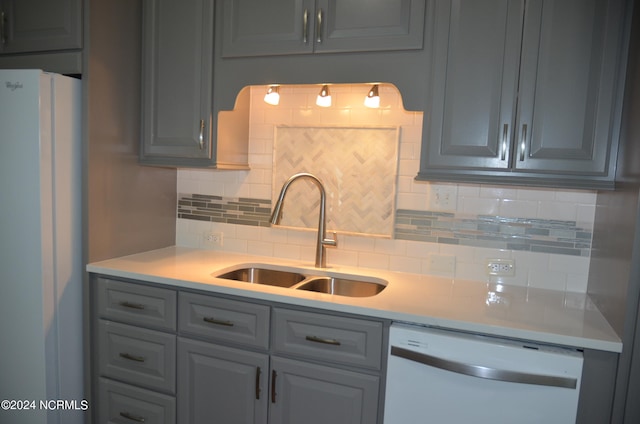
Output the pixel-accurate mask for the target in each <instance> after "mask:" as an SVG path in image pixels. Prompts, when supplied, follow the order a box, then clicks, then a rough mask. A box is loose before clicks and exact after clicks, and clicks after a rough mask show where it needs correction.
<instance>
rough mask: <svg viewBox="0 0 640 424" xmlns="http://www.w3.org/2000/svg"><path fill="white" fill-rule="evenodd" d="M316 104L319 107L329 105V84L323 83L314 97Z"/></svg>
mask: <svg viewBox="0 0 640 424" xmlns="http://www.w3.org/2000/svg"><path fill="white" fill-rule="evenodd" d="M316 104H317V105H318V106H321V107H329V106H331V94H330V93H329V86H327V85H323V86H322V88H321V89H320V93H318V97H317V98H316Z"/></svg>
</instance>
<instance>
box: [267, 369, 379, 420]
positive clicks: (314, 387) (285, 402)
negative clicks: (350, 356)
mask: <svg viewBox="0 0 640 424" xmlns="http://www.w3.org/2000/svg"><path fill="white" fill-rule="evenodd" d="M271 368H272V372H271V390H272V392H271V406H270V408H269V419H270V422H272V423H278V424H299V423H305V424H327V423H331V424H375V423H377V422H378V390H379V378H378V377H375V376H371V375H367V374H361V373H357V372H353V371H346V370H340V369H336V368H330V367H326V366H322V365H316V364H310V363H306V362H300V361H294V360H290V359H285V358H280V357H272V358H271Z"/></svg>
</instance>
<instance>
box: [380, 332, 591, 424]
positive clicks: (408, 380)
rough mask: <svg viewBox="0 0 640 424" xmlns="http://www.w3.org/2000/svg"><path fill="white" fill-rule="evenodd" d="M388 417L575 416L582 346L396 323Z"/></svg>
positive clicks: (544, 419)
mask: <svg viewBox="0 0 640 424" xmlns="http://www.w3.org/2000/svg"><path fill="white" fill-rule="evenodd" d="M389 345H390V346H389V360H388V368H387V386H386V401H385V413H384V424H408V423H411V424H421V423H425V424H426V423H437V424H449V423H452V424H457V423H460V424H466V423H474V424H482V423H492V424H497V423H504V424H515V423H517V424H526V423H531V424H540V423H544V424H553V423H558V424H569V423H575V421H576V413H577V408H578V396H579V393H580V379H581V375H582V362H583V359H582V353H580V352H578V351H576V350H571V349H563V348H556V347H549V346H540V345H535V344H529V343H525V342H517V341H512V340H504V339H498V338H491V337H485V336H475V335H470V334H464V333H457V332H453V331H443V330H438V329H432V328H426V327H419V326H409V325H404V324H393V325H392V326H391V331H390V333H389Z"/></svg>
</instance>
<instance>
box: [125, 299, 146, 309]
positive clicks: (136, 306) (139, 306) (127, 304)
mask: <svg viewBox="0 0 640 424" xmlns="http://www.w3.org/2000/svg"><path fill="white" fill-rule="evenodd" d="M120 306H123V307H125V308H129V309H138V310H143V309H144V308H145V306H144V305H143V304H142V303H133V302H127V301H126V300H125V301H123V302H120Z"/></svg>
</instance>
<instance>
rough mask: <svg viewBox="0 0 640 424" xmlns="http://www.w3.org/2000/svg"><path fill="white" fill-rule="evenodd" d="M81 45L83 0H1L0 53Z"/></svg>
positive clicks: (39, 50) (54, 49)
mask: <svg viewBox="0 0 640 424" xmlns="http://www.w3.org/2000/svg"><path fill="white" fill-rule="evenodd" d="M81 47H82V0H0V54H14V53H33V52H48V51H56V50H70V49H79V48H81Z"/></svg>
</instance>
